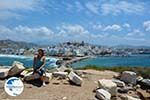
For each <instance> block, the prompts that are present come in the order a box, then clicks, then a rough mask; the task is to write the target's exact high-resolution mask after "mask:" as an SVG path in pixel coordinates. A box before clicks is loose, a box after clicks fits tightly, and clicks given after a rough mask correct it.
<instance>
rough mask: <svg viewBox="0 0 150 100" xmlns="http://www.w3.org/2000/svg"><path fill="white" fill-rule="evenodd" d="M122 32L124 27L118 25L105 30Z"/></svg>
mask: <svg viewBox="0 0 150 100" xmlns="http://www.w3.org/2000/svg"><path fill="white" fill-rule="evenodd" d="M121 30H122V27H121V26H120V25H117V24H114V25H108V26H106V27H105V28H104V29H103V31H121Z"/></svg>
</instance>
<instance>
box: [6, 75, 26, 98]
mask: <svg viewBox="0 0 150 100" xmlns="http://www.w3.org/2000/svg"><path fill="white" fill-rule="evenodd" d="M4 89H5V91H6V93H7V94H8V95H10V96H18V95H20V94H21V93H22V92H23V89H24V85H23V82H22V81H21V80H20V79H19V78H17V77H11V78H9V79H8V80H7V81H6V82H5V86H4Z"/></svg>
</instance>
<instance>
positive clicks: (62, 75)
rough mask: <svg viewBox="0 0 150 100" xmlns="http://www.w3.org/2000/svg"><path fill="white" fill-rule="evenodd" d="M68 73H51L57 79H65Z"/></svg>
mask: <svg viewBox="0 0 150 100" xmlns="http://www.w3.org/2000/svg"><path fill="white" fill-rule="evenodd" d="M67 75H68V73H67V72H60V71H59V72H53V76H54V77H59V78H67Z"/></svg>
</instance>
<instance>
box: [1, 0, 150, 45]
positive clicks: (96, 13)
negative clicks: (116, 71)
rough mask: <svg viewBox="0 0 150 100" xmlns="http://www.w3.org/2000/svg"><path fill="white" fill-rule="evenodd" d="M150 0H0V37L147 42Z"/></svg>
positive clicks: (47, 41)
mask: <svg viewBox="0 0 150 100" xmlns="http://www.w3.org/2000/svg"><path fill="white" fill-rule="evenodd" d="M149 5H150V0H0V39H1V40H4V39H11V40H15V41H26V42H32V43H36V44H53V43H61V42H66V41H85V42H88V43H92V44H98V45H108V46H112V45H136V46H141V45H142V46H150V6H149Z"/></svg>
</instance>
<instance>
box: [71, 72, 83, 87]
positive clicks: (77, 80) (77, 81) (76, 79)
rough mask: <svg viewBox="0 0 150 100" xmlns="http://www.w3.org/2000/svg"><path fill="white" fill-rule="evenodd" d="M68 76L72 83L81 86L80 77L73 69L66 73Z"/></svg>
mask: <svg viewBox="0 0 150 100" xmlns="http://www.w3.org/2000/svg"><path fill="white" fill-rule="evenodd" d="M68 78H69V80H70V81H72V82H73V83H74V84H76V85H79V86H81V84H82V81H83V80H82V78H81V77H79V76H78V75H77V74H75V73H74V72H73V71H71V72H70V73H69V75H68Z"/></svg>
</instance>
